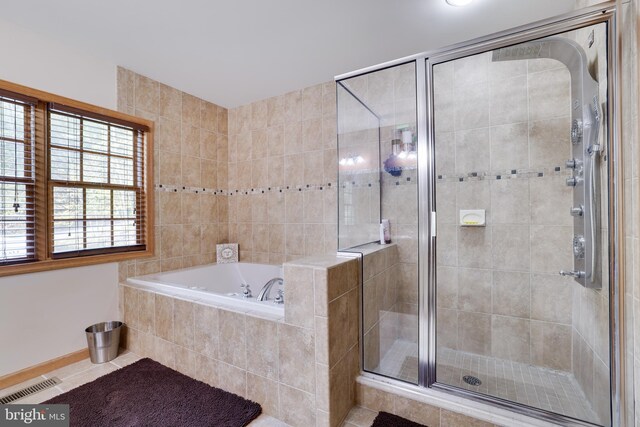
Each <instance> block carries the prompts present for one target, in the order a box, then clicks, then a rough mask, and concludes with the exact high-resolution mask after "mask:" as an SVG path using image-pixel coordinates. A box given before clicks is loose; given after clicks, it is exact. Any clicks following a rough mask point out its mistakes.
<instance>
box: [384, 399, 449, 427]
mask: <svg viewBox="0 0 640 427" xmlns="http://www.w3.org/2000/svg"><path fill="white" fill-rule="evenodd" d="M394 413H395V414H397V415H399V416H401V417H404V418H406V419H408V420H411V421H413V422H415V423H419V424H424V425H427V426H438V425H440V408H437V407H435V406H431V405H427V404H425V403H421V402H416V401H415V400H411V399H407V398H406V397H400V396H397V397H396V398H395V412H394Z"/></svg>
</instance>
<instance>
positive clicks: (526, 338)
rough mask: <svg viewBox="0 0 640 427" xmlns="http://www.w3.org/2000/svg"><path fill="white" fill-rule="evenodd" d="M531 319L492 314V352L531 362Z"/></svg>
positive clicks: (517, 360) (507, 357)
mask: <svg viewBox="0 0 640 427" xmlns="http://www.w3.org/2000/svg"><path fill="white" fill-rule="evenodd" d="M529 331H530V321H529V320H528V319H520V318H517V317H508V316H495V315H494V316H492V319H491V347H492V348H491V352H492V355H493V356H495V357H497V358H500V359H506V360H513V361H516V362H522V363H530V356H529V349H530V347H531V336H530V332H529Z"/></svg>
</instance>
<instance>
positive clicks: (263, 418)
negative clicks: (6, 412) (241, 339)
mask: <svg viewBox="0 0 640 427" xmlns="http://www.w3.org/2000/svg"><path fill="white" fill-rule="evenodd" d="M140 358H141V357H140V356H138V355H137V354H134V353H131V352H128V351H127V352H124V353H121V354H120V355H119V356H118V357H117V358H115V359H114V360H112V361H111V362H107V363H103V364H100V365H94V364H92V363H91V361H90V360H89V359H85V360H82V361H80V362H76V363H73V364H71V365H68V366H65V367H63V368H60V369H56V370H54V371H51V372H48V373H47V374H44V375H42V376H39V377H37V378H33V379H31V380H28V381H25V382H22V383H20V384H16V385H14V386H11V387H7V388H4V389H2V390H0V397H4V396H7V395H9V394H11V393H13V392H15V391H17V390H20V389H21V388H24V387H28V386H30V385H32V384H35V383H38V382H40V381H42V380H44V379H47V378H52V377H58V378H59V379H60V380H62V382H61V383H60V384H58V385H56V386H55V387H51V388H48V389H46V390H42V391H40V392H38V393H35V394H32V395H30V396H27V397H24V398H22V399H20V400H16V401H15V402H12V403H25V404H29V403H40V402H44V401H45V400H48V399H51V398H53V397H55V396H57V395H59V394H61V393H64V392H67V391H69V390H71V389H73V388H76V387H79V386H81V385H83V384H86V383H88V382H90V381H93V380H95V379H96V378H98V377H101V376H102V375H105V374H108V373H110V372H113V371H115V370H116V369H120V368H122V367H124V366H127V365H129V364H131V363H133V362H135V361H137V360H139V359H140ZM249 426H250V427H288V425H287V424H285V423H283V422H282V421H280V420H277V419H276V418H273V417H270V416H268V415H264V414H263V415H260V416H259V417H258V418H256V419H255V420H254V421H252V422H251V424H249Z"/></svg>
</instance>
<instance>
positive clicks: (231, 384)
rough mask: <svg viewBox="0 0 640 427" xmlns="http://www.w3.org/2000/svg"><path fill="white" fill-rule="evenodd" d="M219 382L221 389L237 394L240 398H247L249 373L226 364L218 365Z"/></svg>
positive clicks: (220, 363)
mask: <svg viewBox="0 0 640 427" xmlns="http://www.w3.org/2000/svg"><path fill="white" fill-rule="evenodd" d="M218 381H219V382H220V388H222V389H223V390H227V391H229V392H231V393H235V394H237V395H238V396H242V397H246V396H247V371H245V370H244V369H241V368H238V367H237V366H234V365H229V364H227V363H224V362H219V363H218Z"/></svg>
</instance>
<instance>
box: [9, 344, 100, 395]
mask: <svg viewBox="0 0 640 427" xmlns="http://www.w3.org/2000/svg"><path fill="white" fill-rule="evenodd" d="M88 357H89V349H86V348H85V349H83V350H78V351H75V352H73V353H69V354H65V355H64V356H60V357H57V358H55V359H51V360H48V361H46V362H42V363H39V364H37V365H35V366H31V367H29V368H24V369H21V370H19V371H17V372H14V373H12V374H7V375H4V376H2V377H0V390H1V389H3V388H7V387H9V386H12V385H15V384H19V383H21V382H23V381H27V380H30V379H31V378H35V377H37V376H39V375H43V374H46V373H47V372H51V371H53V370H54V369H58V368H62V367H63V366H67V365H71V364H72V363H75V362H79V361H81V360H83V359H87V358H88Z"/></svg>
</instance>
